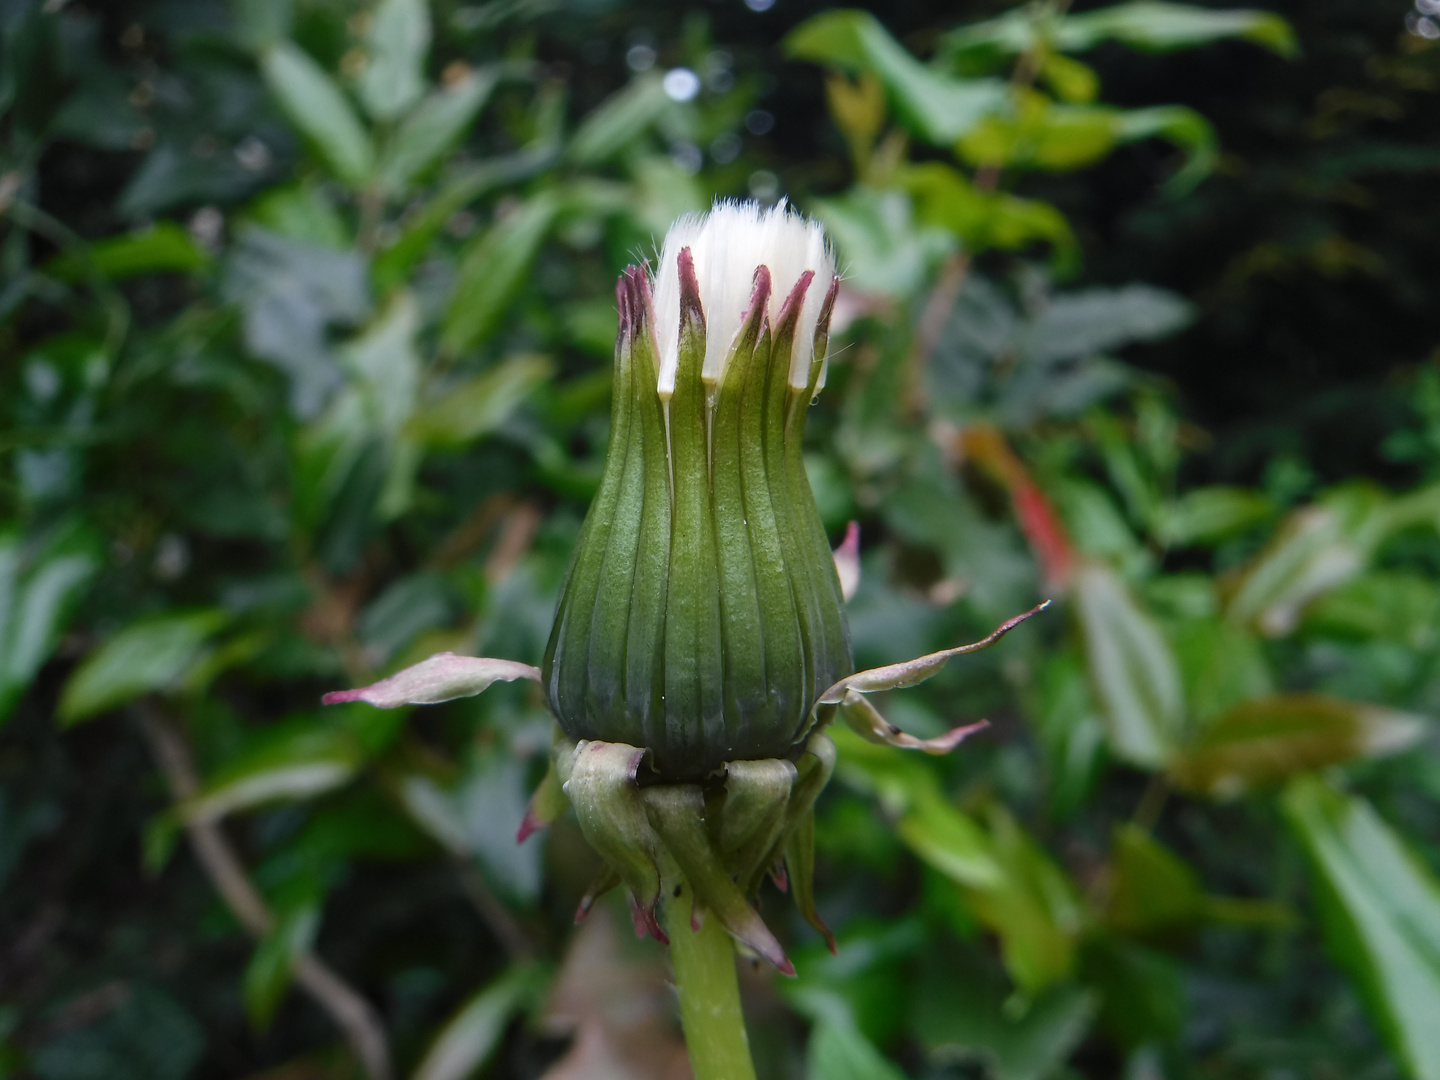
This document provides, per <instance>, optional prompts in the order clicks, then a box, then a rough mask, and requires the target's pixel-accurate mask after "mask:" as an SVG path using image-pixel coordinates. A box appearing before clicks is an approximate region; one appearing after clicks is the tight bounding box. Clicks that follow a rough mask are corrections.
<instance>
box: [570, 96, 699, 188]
mask: <svg viewBox="0 0 1440 1080" xmlns="http://www.w3.org/2000/svg"><path fill="white" fill-rule="evenodd" d="M674 107H675V103H674V102H673V101H671V100H670V97H669V95H668V94H666V93H665V86H664V81H663V80H662V79H661V78H660V76H659V75H641V76H639V77H637V78H636V79H634V80H632V81H631V83H630V85H629V86H627V87H625V88H624V89H623V90H620V91H618V92H617V93H614V94H612V95H611V96H610V97H608V98H606V99H605V100H604V101H602V102H601V103H600V104H599V105H598V106H597V107H596V108H595V109H594V110H593V111H592V112H591V113H590V115H588V116H587V117H585V119H584V121H583V122H582V123H581V124H580V126H579V128H577V129H576V131H575V135H574V136H573V137H572V138H571V140H570V145H569V147H568V148H567V149H566V151H565V156H566V157H567V158H568V159H569V160H570V161H572V162H573V163H575V164H576V165H582V166H588V165H599V164H602V163H603V162H606V161H609V160H610V159H612V158H614V157H615V156H616V155H617V154H619V153H620V152H621V151H623V150H625V149H626V148H627V147H628V146H630V144H631V143H633V142H634V141H635V140H636V139H638V138H639V137H640V136H641V135H643V134H644V133H645V132H646V131H647V130H649V128H650V127H651V125H653V124H654V123H655V122H656V121H657V120H659V119H660V118H661V117H662V116H664V115H665V114H666V113H667V112H670V111H671V110H672V109H674Z"/></svg>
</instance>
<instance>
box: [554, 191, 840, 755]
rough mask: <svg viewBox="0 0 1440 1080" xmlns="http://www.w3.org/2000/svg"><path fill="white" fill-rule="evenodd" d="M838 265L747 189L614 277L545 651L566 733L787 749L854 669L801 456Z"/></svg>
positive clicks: (745, 749)
mask: <svg viewBox="0 0 1440 1080" xmlns="http://www.w3.org/2000/svg"><path fill="white" fill-rule="evenodd" d="M837 282H838V279H837V277H836V274H835V266H834V258H833V256H832V254H831V252H830V251H829V249H828V248H827V246H826V244H825V239H824V234H823V233H822V231H821V229H820V227H819V226H818V225H816V224H815V223H813V222H809V221H806V220H805V219H804V218H802V217H800V216H799V215H797V214H795V213H793V212H792V211H790V210H789V209H787V208H786V207H784V206H780V207H776V208H775V209H773V210H763V209H761V208H759V207H757V206H755V205H753V204H746V205H737V204H722V205H719V206H717V207H716V208H715V209H714V210H712V211H711V212H710V213H709V214H707V215H705V216H704V217H700V218H688V219H683V220H681V221H680V222H678V223H677V224H676V225H675V226H674V227H673V228H672V229H671V230H670V233H669V235H668V236H667V237H666V239H665V243H664V245H663V247H662V251H661V256H660V264H659V270H658V272H657V274H656V275H655V277H654V279H653V281H652V280H650V279H649V278H647V275H646V273H645V272H644V271H643V270H642V269H640V268H637V267H633V266H632V267H630V268H628V269H627V270H626V271H625V273H624V274H623V275H622V277H621V278H620V281H619V284H618V286H617V289H616V293H617V297H618V301H619V309H620V332H619V337H618V339H617V341H616V346H615V382H614V399H613V406H612V413H611V429H610V431H611V433H610V447H609V451H608V454H607V457H606V463H605V471H604V475H603V477H602V479H601V483H600V489H599V491H598V493H597V494H596V497H595V500H594V502H593V503H592V504H591V507H590V512H589V514H588V516H587V517H586V519H585V524H584V527H583V529H582V531H581V535H580V541H579V543H578V545H577V546H576V551H575V555H574V557H573V560H572V563H571V566H570V571H569V574H568V576H567V578H566V582H565V585H564V588H563V590H562V593H561V599H560V604H559V609H558V611H557V613H556V616H555V625H554V629H553V630H552V632H551V635H550V643H549V646H548V648H547V649H546V653H545V661H544V665H543V668H542V673H543V678H542V682H543V686H544V688H545V692H546V696H547V697H548V699H549V703H550V707H551V708H552V709H553V710H554V713H555V715H556V717H557V718H558V719H559V721H560V724H561V726H562V727H563V728H564V730H565V732H566V733H567V734H568V735H569V736H570V737H571V738H573V739H576V740H601V741H604V742H616V743H625V744H628V745H631V746H635V747H641V748H644V749H647V750H648V751H649V752H650V754H649V761H650V764H651V766H652V767H653V768H654V769H655V770H656V771H657V772H658V773H659V775H660V776H661V777H663V778H665V779H670V780H697V779H701V778H703V777H705V776H707V775H709V774H710V773H712V772H713V771H714V770H716V769H717V768H719V767H720V766H721V765H722V764H723V763H725V762H728V761H737V760H756V759H764V758H786V757H789V758H795V757H797V756H798V755H799V753H800V749H801V748H802V747H803V745H804V743H805V740H806V738H807V736H808V735H809V733H810V729H811V726H812V719H811V717H812V711H811V710H812V706H813V705H814V704H815V703H816V701H817V699H818V698H819V697H820V695H821V694H822V693H823V692H824V691H825V690H826V689H827V688H829V687H830V686H832V685H833V684H834V683H836V682H837V681H838V680H839V679H841V678H842V677H844V676H846V675H848V674H849V673H850V672H852V671H853V670H854V664H853V661H852V657H851V651H850V633H849V627H848V624H847V622H846V618H845V611H844V606H843V599H842V596H841V588H840V581H839V578H838V576H837V574H836V571H835V562H834V559H833V557H832V555H831V551H830V547H829V544H828V542H827V540H826V537H825V531H824V528H823V527H822V525H821V523H820V517H819V513H818V511H817V510H816V507H815V499H814V496H813V494H812V493H811V491H810V485H809V481H808V480H807V478H806V475H805V469H804V463H803V460H802V457H801V441H802V437H803V434H804V430H805V416H806V409H807V407H808V405H809V404H810V402H811V400H812V398H813V397H814V395H815V394H816V393H817V392H818V391H819V389H820V387H821V386H823V385H824V375H825V350H826V344H827V340H828V333H829V322H830V312H831V309H832V307H833V305H834V300H835V289H836V285H837ZM652 294H653V296H652Z"/></svg>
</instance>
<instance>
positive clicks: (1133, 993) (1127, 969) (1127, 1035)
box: [1082, 934, 1190, 1048]
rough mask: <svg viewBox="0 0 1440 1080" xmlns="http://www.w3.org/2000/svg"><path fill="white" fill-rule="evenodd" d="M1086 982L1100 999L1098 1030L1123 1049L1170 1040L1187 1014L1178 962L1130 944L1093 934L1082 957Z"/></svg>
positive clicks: (1138, 945)
mask: <svg viewBox="0 0 1440 1080" xmlns="http://www.w3.org/2000/svg"><path fill="white" fill-rule="evenodd" d="M1082 972H1083V977H1084V980H1085V984H1086V985H1087V986H1088V987H1089V988H1090V989H1091V990H1092V991H1095V992H1098V993H1099V995H1100V1002H1101V1005H1100V1026H1101V1028H1102V1029H1104V1031H1105V1032H1106V1034H1108V1035H1109V1036H1110V1038H1111V1039H1113V1040H1114V1041H1115V1042H1118V1043H1119V1044H1120V1045H1121V1046H1122V1047H1125V1048H1134V1047H1138V1046H1144V1045H1145V1044H1147V1043H1155V1042H1170V1041H1172V1040H1174V1039H1175V1038H1176V1037H1177V1036H1178V1035H1179V1034H1180V1030H1181V1028H1182V1026H1183V1025H1184V1024H1185V1021H1186V1019H1187V1017H1188V1016H1189V1015H1190V1009H1189V1003H1188V1002H1187V1001H1186V999H1185V984H1184V981H1183V979H1182V974H1181V969H1180V964H1179V963H1178V962H1177V961H1176V960H1175V959H1174V958H1172V957H1170V956H1168V955H1166V954H1165V953H1162V952H1159V951H1157V950H1154V949H1150V948H1147V947H1145V946H1143V945H1140V944H1138V943H1136V942H1134V941H1127V940H1126V939H1124V938H1118V937H1114V936H1113V935H1109V934H1095V935H1093V936H1092V937H1091V938H1090V939H1089V940H1087V941H1086V942H1085V948H1084V951H1083V954H1082Z"/></svg>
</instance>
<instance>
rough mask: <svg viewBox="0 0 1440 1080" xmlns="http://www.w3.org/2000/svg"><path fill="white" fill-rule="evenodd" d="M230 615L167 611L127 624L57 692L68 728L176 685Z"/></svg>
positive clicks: (210, 611)
mask: <svg viewBox="0 0 1440 1080" xmlns="http://www.w3.org/2000/svg"><path fill="white" fill-rule="evenodd" d="M229 618H230V616H229V615H228V614H227V613H226V612H224V611H220V610H217V609H214V608H205V609H202V610H199V611H180V612H171V613H168V614H165V615H158V616H153V617H150V618H146V619H142V620H140V621H138V622H134V623H131V624H130V625H129V626H127V627H126V628H125V629H123V630H121V631H120V632H119V633H117V634H115V635H114V636H113V637H111V638H109V639H108V640H107V641H105V642H104V643H103V644H102V645H101V646H100V647H99V648H98V649H96V650H95V651H94V652H93V653H91V654H90V655H89V656H88V657H86V658H85V661H84V663H82V664H81V665H80V667H79V668H77V669H76V670H75V673H74V674H73V675H71V676H70V680H69V681H68V682H67V683H66V684H65V690H64V692H63V693H62V694H61V695H60V706H59V709H58V710H57V712H58V716H59V718H60V723H61V724H62V725H63V726H66V727H69V726H70V725H72V724H77V723H79V722H80V721H82V720H88V719H90V718H91V717H93V716H96V715H98V714H100V713H102V712H105V711H106V710H108V709H113V708H114V707H115V706H117V705H123V704H124V703H125V702H127V701H131V700H133V699H134V698H137V697H139V696H140V695H142V694H148V693H151V692H155V691H164V690H167V689H169V688H171V687H173V686H174V685H176V684H177V683H178V682H179V681H180V680H181V679H182V678H183V677H184V675H185V673H186V672H187V671H188V670H189V668H190V666H191V665H192V664H194V663H195V661H196V660H198V659H199V658H200V656H201V654H202V652H203V650H204V648H205V645H206V643H207V642H208V641H209V639H210V638H211V637H212V636H213V635H214V634H215V633H216V632H217V631H218V630H219V629H220V628H221V627H222V626H224V625H225V623H226V622H228V621H229Z"/></svg>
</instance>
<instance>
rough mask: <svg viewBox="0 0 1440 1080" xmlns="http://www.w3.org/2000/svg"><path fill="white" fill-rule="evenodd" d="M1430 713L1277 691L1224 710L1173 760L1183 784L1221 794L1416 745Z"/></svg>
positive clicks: (1173, 775) (1226, 795)
mask: <svg viewBox="0 0 1440 1080" xmlns="http://www.w3.org/2000/svg"><path fill="white" fill-rule="evenodd" d="M1428 727H1429V725H1428V724H1427V722H1426V720H1425V718H1424V717H1421V716H1415V715H1413V714H1411V713H1402V712H1396V711H1394V710H1392V709H1384V708H1381V707H1380V706H1378V705H1364V704H1361V703H1359V702H1354V701H1345V700H1343V699H1341V698H1334V697H1328V696H1326V695H1324V694H1277V695H1275V696H1273V697H1265V698H1260V699H1258V700H1254V701H1246V702H1243V703H1241V704H1239V705H1236V706H1235V707H1234V708H1232V709H1230V710H1229V711H1227V712H1225V713H1223V714H1222V715H1221V716H1220V717H1218V718H1217V719H1216V720H1215V721H1214V722H1213V723H1211V724H1210V725H1209V726H1208V727H1206V728H1205V729H1204V731H1202V732H1201V733H1200V734H1199V735H1198V736H1197V737H1196V738H1195V740H1194V741H1192V742H1191V743H1190V744H1189V745H1187V746H1186V747H1184V748H1183V749H1182V750H1180V751H1179V753H1178V754H1177V755H1176V756H1175V757H1174V758H1173V759H1172V760H1171V762H1170V768H1169V774H1170V776H1171V778H1172V779H1173V780H1174V781H1175V782H1176V783H1177V784H1179V785H1180V786H1181V787H1184V788H1188V789H1190V790H1192V791H1199V792H1203V793H1204V794H1207V795H1210V796H1212V797H1218V798H1230V797H1233V796H1235V795H1238V794H1241V793H1242V792H1245V791H1249V790H1251V789H1252V788H1256V787H1263V786H1266V785H1271V784H1278V783H1282V782H1284V781H1285V780H1288V779H1289V778H1290V777H1292V776H1294V775H1296V774H1297V773H1302V772H1309V771H1311V770H1314V769H1322V768H1325V767H1326V766H1329V765H1341V764H1344V763H1345V762H1347V761H1353V760H1355V759H1356V758H1364V757H1380V756H1382V755H1385V754H1394V753H1399V752H1400V751H1402V750H1406V749H1409V748H1410V747H1412V746H1414V745H1415V744H1416V743H1418V742H1419V741H1420V740H1421V739H1423V738H1424V737H1425V732H1426V730H1427V729H1428Z"/></svg>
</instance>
